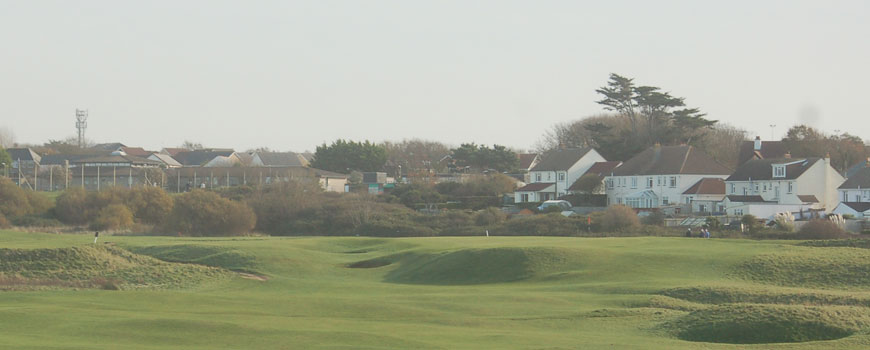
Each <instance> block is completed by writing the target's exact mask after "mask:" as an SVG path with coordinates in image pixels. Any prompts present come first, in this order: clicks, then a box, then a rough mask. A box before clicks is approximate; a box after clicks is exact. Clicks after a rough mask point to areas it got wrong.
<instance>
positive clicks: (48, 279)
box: [0, 245, 228, 289]
mask: <svg viewBox="0 0 870 350" xmlns="http://www.w3.org/2000/svg"><path fill="white" fill-rule="evenodd" d="M225 276H228V274H227V273H226V272H224V271H223V270H220V269H215V268H209V267H205V266H195V265H183V264H170V263H166V262H163V261H160V260H157V259H154V258H151V257H148V256H143V255H138V254H134V253H131V252H129V251H126V250H124V249H121V248H118V247H113V246H106V245H87V246H79V247H72V248H56V249H0V288H3V289H33V288H42V287H75V288H104V289H135V288H168V287H184V286H190V285H195V284H198V283H201V282H203V281H205V280H208V279H213V278H216V277H225Z"/></svg>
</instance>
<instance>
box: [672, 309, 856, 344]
mask: <svg viewBox="0 0 870 350" xmlns="http://www.w3.org/2000/svg"><path fill="white" fill-rule="evenodd" d="M868 324H870V317H868V313H867V310H866V309H864V308H854V307H825V308H821V307H815V306H785V305H757V304H728V305H717V306H713V307H710V308H706V309H701V310H697V311H693V312H691V313H689V314H688V315H686V316H683V317H680V318H678V319H676V320H674V321H671V322H668V323H666V324H665V328H667V329H669V330H671V331H672V332H673V333H674V334H675V335H676V336H677V337H678V338H680V339H683V340H688V341H699V342H712V343H731V344H765V343H796V342H807V341H816V340H832V339H840V338H844V337H847V336H850V335H852V334H854V333H856V332H858V331H860V330H861V329H863V328H866V327H867V326H868Z"/></svg>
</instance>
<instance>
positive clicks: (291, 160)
mask: <svg viewBox="0 0 870 350" xmlns="http://www.w3.org/2000/svg"><path fill="white" fill-rule="evenodd" d="M252 156H253V159H252V160H251V166H262V167H288V166H308V164H309V163H308V160H307V159H305V157H304V156H302V155H301V154H299V153H293V152H256V153H254V154H253V155H252Z"/></svg>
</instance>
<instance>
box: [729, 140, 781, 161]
mask: <svg viewBox="0 0 870 350" xmlns="http://www.w3.org/2000/svg"><path fill="white" fill-rule="evenodd" d="M786 153H788V149H787V148H786V144H785V142H782V141H761V137H760V136H756V137H755V140H754V141H743V143H741V144H740V150H739V153H738V154H737V164H740V165H742V164H743V163H746V162H748V161H750V160H752V159H778V158H782V157H785V154H786Z"/></svg>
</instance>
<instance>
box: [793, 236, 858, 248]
mask: <svg viewBox="0 0 870 350" xmlns="http://www.w3.org/2000/svg"><path fill="white" fill-rule="evenodd" d="M799 245H802V246H806V247H851V248H864V249H870V239H866V238H863V239H862V238H853V239H831V240H822V241H806V242H803V243H801V244H799Z"/></svg>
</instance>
